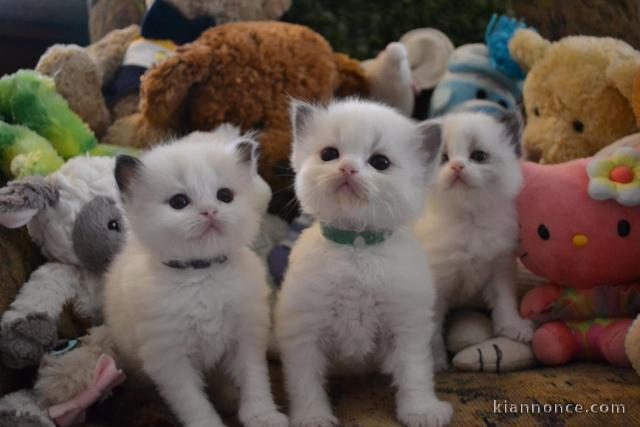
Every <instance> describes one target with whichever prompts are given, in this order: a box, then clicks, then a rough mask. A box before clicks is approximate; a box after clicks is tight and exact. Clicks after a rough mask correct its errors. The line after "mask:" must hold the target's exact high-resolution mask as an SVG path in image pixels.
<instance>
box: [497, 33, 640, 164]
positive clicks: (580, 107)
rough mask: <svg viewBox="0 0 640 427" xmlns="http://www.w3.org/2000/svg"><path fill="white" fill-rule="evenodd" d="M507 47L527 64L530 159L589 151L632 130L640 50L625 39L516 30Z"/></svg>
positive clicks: (573, 156) (556, 160)
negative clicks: (554, 37) (545, 36)
mask: <svg viewBox="0 0 640 427" xmlns="http://www.w3.org/2000/svg"><path fill="white" fill-rule="evenodd" d="M509 50H510V52H511V56H512V57H513V58H514V59H515V60H516V61H517V62H518V63H519V64H520V65H521V66H522V67H523V68H524V69H528V70H529V73H528V74H527V78H526V79H525V82H524V91H523V93H524V104H525V109H526V112H527V118H528V122H527V126H526V128H525V131H524V135H523V138H524V146H525V151H526V154H527V156H528V158H529V159H530V160H534V161H541V162H543V163H560V162H565V161H569V160H573V159H577V158H580V157H588V156H591V155H593V154H595V153H596V152H597V151H598V150H600V149H601V148H603V147H605V146H606V145H608V144H610V143H612V142H614V141H616V140H617V139H619V138H621V137H623V136H625V135H628V134H631V133H633V132H635V131H636V130H637V128H638V125H637V117H636V116H635V115H634V110H633V108H632V106H633V105H634V96H633V82H634V80H635V79H636V76H637V74H638V70H639V69H640V52H638V51H636V50H635V49H633V48H632V47H631V46H629V45H628V44H626V43H624V42H622V41H620V40H616V39H612V38H606V37H602V38H599V37H587V36H570V37H565V38H563V39H561V40H559V41H557V42H555V43H550V42H549V41H547V40H545V39H543V38H542V37H541V36H540V35H538V33H536V32H535V31H532V30H520V31H518V32H517V33H516V34H515V36H514V37H513V39H512V40H511V42H510V44H509ZM635 102H637V101H635Z"/></svg>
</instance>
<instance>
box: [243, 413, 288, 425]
mask: <svg viewBox="0 0 640 427" xmlns="http://www.w3.org/2000/svg"><path fill="white" fill-rule="evenodd" d="M242 424H243V425H244V427H288V426H289V419H288V418H287V416H286V415H284V414H282V413H280V412H278V411H272V412H268V413H266V414H261V415H256V416H253V417H249V418H248V419H247V420H245V421H243V422H242Z"/></svg>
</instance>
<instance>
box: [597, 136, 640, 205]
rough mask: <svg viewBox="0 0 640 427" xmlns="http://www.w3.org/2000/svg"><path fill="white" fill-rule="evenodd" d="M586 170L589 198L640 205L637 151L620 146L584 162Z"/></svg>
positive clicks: (639, 164) (639, 162)
mask: <svg viewBox="0 0 640 427" xmlns="http://www.w3.org/2000/svg"><path fill="white" fill-rule="evenodd" d="M587 174H588V175H589V189H588V191H589V196H591V198H592V199H595V200H609V199H613V200H615V201H617V202H618V203H620V204H621V205H624V206H637V205H640V151H637V150H635V149H633V148H631V147H622V148H619V149H618V150H616V151H615V152H614V153H613V154H612V155H611V156H610V157H603V158H599V157H594V158H593V159H592V160H591V161H589V163H588V164H587Z"/></svg>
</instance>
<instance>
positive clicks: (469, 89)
mask: <svg viewBox="0 0 640 427" xmlns="http://www.w3.org/2000/svg"><path fill="white" fill-rule="evenodd" d="M524 27H526V26H525V25H524V24H523V23H522V22H517V21H515V20H513V19H509V18H507V17H505V16H501V17H499V18H498V17H497V16H496V15H494V16H493V17H492V18H491V21H490V22H489V25H488V27H487V31H486V34H485V41H486V44H482V43H477V44H468V45H464V46H461V47H459V48H458V49H456V50H455V51H454V52H453V54H452V55H451V57H450V58H449V62H448V64H447V72H446V74H445V75H444V77H443V78H442V80H441V81H440V82H439V83H438V85H437V86H436V89H435V90H434V92H433V95H432V97H431V108H430V111H429V115H430V117H436V116H441V115H443V114H447V113H449V112H453V111H462V110H464V111H483V112H486V113H489V114H501V113H503V112H504V111H505V110H511V109H515V108H516V107H517V105H518V103H519V102H520V100H521V99H522V82H523V79H524V73H523V72H522V70H521V69H520V67H519V66H518V64H517V63H516V62H515V61H513V60H512V59H511V56H510V55H509V49H508V44H509V40H510V39H511V37H512V36H513V34H514V33H515V31H516V30H518V29H520V28H524Z"/></svg>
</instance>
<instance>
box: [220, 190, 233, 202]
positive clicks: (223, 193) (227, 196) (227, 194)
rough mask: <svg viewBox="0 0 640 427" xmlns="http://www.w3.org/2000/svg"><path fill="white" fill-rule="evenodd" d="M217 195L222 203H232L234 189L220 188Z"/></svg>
mask: <svg viewBox="0 0 640 427" xmlns="http://www.w3.org/2000/svg"><path fill="white" fill-rule="evenodd" d="M216 197H217V198H218V200H220V201H221V202H222V203H231V202H232V201H233V191H231V190H230V189H228V188H221V189H219V190H218V193H217V194H216Z"/></svg>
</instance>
